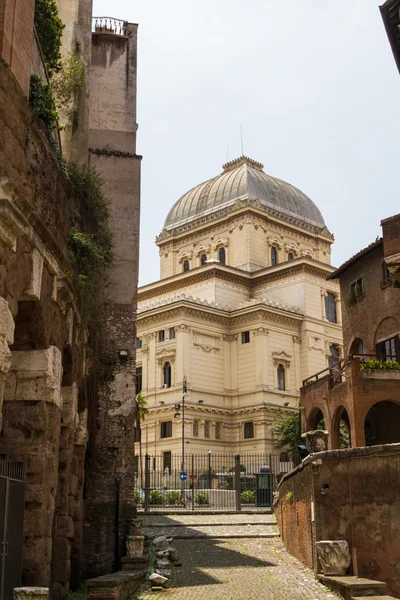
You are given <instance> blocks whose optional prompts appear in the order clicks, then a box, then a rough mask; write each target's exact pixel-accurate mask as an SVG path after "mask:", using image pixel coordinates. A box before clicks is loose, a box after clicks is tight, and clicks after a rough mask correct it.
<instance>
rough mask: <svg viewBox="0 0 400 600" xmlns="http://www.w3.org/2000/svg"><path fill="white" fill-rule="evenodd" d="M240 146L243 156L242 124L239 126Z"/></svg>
mask: <svg viewBox="0 0 400 600" xmlns="http://www.w3.org/2000/svg"><path fill="white" fill-rule="evenodd" d="M240 147H241V149H242V156H244V152H243V133H242V126H240Z"/></svg>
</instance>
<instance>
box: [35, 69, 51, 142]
mask: <svg viewBox="0 0 400 600" xmlns="http://www.w3.org/2000/svg"><path fill="white" fill-rule="evenodd" d="M29 103H30V105H31V108H32V115H33V116H34V117H37V118H38V119H41V120H42V121H43V123H44V124H45V125H46V127H47V131H48V133H49V136H50V137H51V136H52V130H53V128H54V127H55V125H56V123H57V120H58V112H57V109H56V104H55V101H54V96H53V93H52V89H51V86H50V85H49V84H48V83H44V81H43V80H42V79H41V77H39V76H38V75H31V79H30V88H29Z"/></svg>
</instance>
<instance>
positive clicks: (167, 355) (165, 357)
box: [156, 350, 176, 365]
mask: <svg viewBox="0 0 400 600" xmlns="http://www.w3.org/2000/svg"><path fill="white" fill-rule="evenodd" d="M175 355H176V351H175V350H163V351H161V352H159V353H158V354H157V356H156V358H157V363H158V364H159V365H162V364H163V363H165V362H169V363H174V362H175Z"/></svg>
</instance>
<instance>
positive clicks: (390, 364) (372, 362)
mask: <svg viewBox="0 0 400 600" xmlns="http://www.w3.org/2000/svg"><path fill="white" fill-rule="evenodd" d="M360 369H371V370H372V369H381V370H384V371H399V370H400V363H398V362H397V361H396V360H380V359H379V358H370V359H369V360H366V361H364V362H360Z"/></svg>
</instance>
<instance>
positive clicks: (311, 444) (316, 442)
mask: <svg viewBox="0 0 400 600" xmlns="http://www.w3.org/2000/svg"><path fill="white" fill-rule="evenodd" d="M328 436H329V432H328V431H325V430H324V429H314V430H312V431H307V432H306V433H303V434H302V435H301V437H302V439H303V440H304V441H305V444H306V448H307V450H308V451H309V453H310V454H314V453H315V452H324V451H325V450H328Z"/></svg>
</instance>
